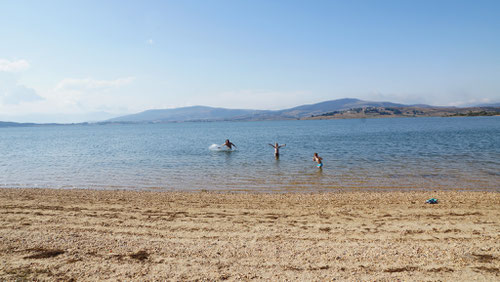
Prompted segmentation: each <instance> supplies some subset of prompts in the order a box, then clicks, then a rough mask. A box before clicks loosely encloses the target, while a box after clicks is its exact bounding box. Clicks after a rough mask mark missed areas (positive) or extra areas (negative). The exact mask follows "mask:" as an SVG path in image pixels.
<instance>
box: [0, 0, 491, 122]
mask: <svg viewBox="0 0 500 282" xmlns="http://www.w3.org/2000/svg"><path fill="white" fill-rule="evenodd" d="M0 11H1V12H0V13H1V16H0V43H1V44H0V120H13V121H34V122H48V121H56V122H75V121H85V120H99V119H103V118H107V117H109V116H112V115H120V114H125V113H134V112H139V111H142V110H146V109H151V108H173V107H182V106H191V105H207V106H220V107H228V108H255V109H281V108H287V107H292V106H296V105H300V104H306V103H316V102H321V101H324V100H331V99H338V98H345V97H353V98H360V99H364V100H375V101H381V100H385V101H392V102H401V103H426V104H431V105H451V106H467V105H474V104H480V103H492V102H499V101H500V1H439V0H435V1H421V0H419V1H416V0H415V1H375V0H372V1H361V0H354V1H333V0H332V1H257V0H254V1H229V0H228V1H180V0H178V1H68V0H67V1H50V0H47V1H19V0H18V1H14V0H12V1H5V0H0Z"/></svg>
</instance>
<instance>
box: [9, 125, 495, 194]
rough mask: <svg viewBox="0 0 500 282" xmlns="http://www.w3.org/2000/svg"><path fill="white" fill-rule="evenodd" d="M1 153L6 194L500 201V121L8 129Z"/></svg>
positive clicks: (82, 126)
mask: <svg viewBox="0 0 500 282" xmlns="http://www.w3.org/2000/svg"><path fill="white" fill-rule="evenodd" d="M226 138H229V139H230V140H231V141H232V142H233V143H235V144H236V145H237V146H238V149H237V150H236V151H234V152H213V151H210V150H209V149H208V147H209V146H210V145H211V144H214V143H218V144H221V143H223V141H224V140H225V139H226ZM274 142H279V143H280V144H281V143H286V147H285V148H283V149H282V151H281V157H280V160H275V158H274V155H273V153H274V151H273V148H271V147H270V146H269V145H268V143H274ZM0 151H1V152H2V154H1V155H0V187H49V188H93V189H134V190H165V191H168V190H201V189H206V190H252V191H330V190H335V189H339V188H363V189H394V188H396V189H400V188H402V189H474V190H495V191H500V118H499V117H477V118H398V119H356V120H324V121H266V122H210V123H173V124H148V125H91V126H84V125H72V126H53V127H52V126H50V127H49V126H47V127H24V128H0ZM314 152H318V153H319V155H320V156H321V157H323V159H324V163H325V165H324V167H323V169H322V170H319V169H317V168H316V167H315V164H314V163H313V162H312V156H313V153H314Z"/></svg>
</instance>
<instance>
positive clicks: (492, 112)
mask: <svg viewBox="0 0 500 282" xmlns="http://www.w3.org/2000/svg"><path fill="white" fill-rule="evenodd" d="M496 115H500V108H493V107H488V108H469V109H467V108H465V109H464V108H440V107H428V108H416V107H399V108H396V107H361V108H352V109H348V110H339V111H331V112H327V113H324V114H319V115H311V118H322V117H324V118H360V117H390V116H392V117H418V116H421V117H425V116H427V117H433V116H434V117H456V116H468V117H475V116H496Z"/></svg>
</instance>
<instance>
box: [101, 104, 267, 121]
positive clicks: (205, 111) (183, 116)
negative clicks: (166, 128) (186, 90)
mask: <svg viewBox="0 0 500 282" xmlns="http://www.w3.org/2000/svg"><path fill="white" fill-rule="evenodd" d="M265 112H267V111H258V110H240V109H224V108H212V107H205V106H193V107H184V108H176V109H164V110H148V111H144V112H140V113H137V114H132V115H126V116H121V117H117V118H113V119H110V120H108V122H176V121H208V120H211V121H212V120H227V119H236V118H238V117H243V116H246V117H248V116H253V115H256V114H264V113H265Z"/></svg>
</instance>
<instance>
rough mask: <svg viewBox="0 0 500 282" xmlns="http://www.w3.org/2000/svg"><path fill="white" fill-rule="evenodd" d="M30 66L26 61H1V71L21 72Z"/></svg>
mask: <svg viewBox="0 0 500 282" xmlns="http://www.w3.org/2000/svg"><path fill="white" fill-rule="evenodd" d="M29 67H30V64H29V63H28V62H27V61H26V60H17V61H9V60H6V59H0V71H4V72H20V71H24V70H27V69H29Z"/></svg>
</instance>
